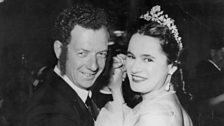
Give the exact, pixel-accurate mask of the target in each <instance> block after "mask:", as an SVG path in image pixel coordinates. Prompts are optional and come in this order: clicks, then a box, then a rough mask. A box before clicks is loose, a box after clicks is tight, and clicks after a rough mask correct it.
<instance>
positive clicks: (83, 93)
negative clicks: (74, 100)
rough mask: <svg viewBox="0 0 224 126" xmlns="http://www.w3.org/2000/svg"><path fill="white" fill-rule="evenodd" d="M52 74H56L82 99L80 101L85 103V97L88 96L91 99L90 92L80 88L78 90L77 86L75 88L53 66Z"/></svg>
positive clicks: (66, 77)
mask: <svg viewBox="0 0 224 126" xmlns="http://www.w3.org/2000/svg"><path fill="white" fill-rule="evenodd" d="M54 72H55V73H56V74H58V75H59V76H60V77H61V78H62V79H63V80H64V81H65V82H66V83H67V84H68V85H69V86H70V87H71V88H72V89H73V90H74V91H75V92H76V93H77V94H78V96H79V97H80V98H81V99H82V101H83V102H84V103H85V101H86V99H87V96H88V95H89V97H92V92H91V91H88V90H85V89H82V88H79V87H78V86H76V85H75V84H74V83H73V82H72V81H71V80H70V79H69V78H68V76H66V75H63V76H62V75H61V74H60V73H61V71H60V69H59V68H58V67H57V66H55V67H54Z"/></svg>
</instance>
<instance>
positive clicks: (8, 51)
mask: <svg viewBox="0 0 224 126" xmlns="http://www.w3.org/2000/svg"><path fill="white" fill-rule="evenodd" d="M76 2H90V3H92V4H95V5H97V6H100V7H104V8H106V9H108V10H110V12H111V15H112V16H114V17H117V19H118V22H117V23H116V27H117V29H122V30H123V29H126V28H129V27H131V25H132V23H133V22H134V19H135V18H136V17H137V15H139V14H140V13H143V12H145V11H146V10H147V9H148V10H149V8H151V7H152V6H154V5H156V4H159V5H162V9H163V10H165V12H166V13H168V14H169V16H170V17H172V18H173V19H175V21H176V22H175V23H176V25H177V26H178V29H179V31H180V34H181V36H182V41H183V43H184V46H185V51H184V58H183V59H184V61H185V62H184V65H183V67H184V72H185V73H184V75H185V76H184V77H185V79H186V80H191V78H192V77H193V76H194V72H195V65H196V64H197V63H198V62H199V61H200V60H202V59H205V58H206V57H207V56H208V54H209V43H210V42H213V41H217V40H218V41H223V35H224V1H223V0H5V1H4V2H3V3H0V98H3V99H4V100H5V101H4V102H5V103H7V109H4V112H2V111H0V125H1V120H2V118H1V113H6V118H7V117H13V118H10V119H11V120H12V121H10V120H9V122H10V124H8V125H15V124H13V123H11V122H16V120H18V118H19V117H20V116H21V115H19V114H16V115H14V114H15V113H16V112H18V110H21V106H16V105H17V104H18V105H19V104H21V103H24V101H23V100H25V99H26V97H29V95H30V92H32V91H31V89H30V86H27V84H28V85H30V84H31V83H32V82H33V79H34V78H35V73H36V72H37V70H38V69H39V68H41V66H44V65H49V66H53V65H54V63H55V58H54V57H53V56H54V54H53V50H52V49H53V46H52V44H53V40H52V38H51V35H52V26H53V23H54V20H55V17H56V15H57V14H58V13H59V12H60V11H61V10H63V9H64V8H66V7H69V6H71V5H72V4H73V3H76ZM189 84H190V83H189ZM9 110H10V111H9ZM5 111H6V112H5ZM3 120H4V118H3Z"/></svg>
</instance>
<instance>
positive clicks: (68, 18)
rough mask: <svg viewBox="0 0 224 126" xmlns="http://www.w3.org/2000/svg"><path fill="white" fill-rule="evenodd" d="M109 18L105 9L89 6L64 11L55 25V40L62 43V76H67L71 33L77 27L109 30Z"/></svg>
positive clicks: (75, 6)
mask: <svg viewBox="0 0 224 126" xmlns="http://www.w3.org/2000/svg"><path fill="white" fill-rule="evenodd" d="M108 22H109V21H108V17H107V14H106V12H105V11H104V10H103V9H100V8H95V7H93V6H92V5H89V4H76V5H74V6H73V7H71V8H68V9H65V10H64V11H62V12H61V13H60V14H59V15H58V17H57V19H56V22H55V25H54V40H58V41H60V42H61V43H62V53H61V55H60V57H59V63H60V69H61V74H62V75H64V74H65V63H66V59H67V45H68V44H69V43H70V40H71V31H72V30H73V28H74V27H75V26H76V25H79V26H81V27H83V28H87V29H93V30H97V29H100V28H101V27H103V26H104V27H105V28H108V27H109V23H108Z"/></svg>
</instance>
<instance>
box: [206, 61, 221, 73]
mask: <svg viewBox="0 0 224 126" xmlns="http://www.w3.org/2000/svg"><path fill="white" fill-rule="evenodd" d="M208 61H209V62H210V63H211V64H213V65H214V66H215V67H216V68H217V69H218V70H219V71H221V68H220V67H219V66H218V65H216V64H215V62H213V61H212V60H210V59H209V60H208Z"/></svg>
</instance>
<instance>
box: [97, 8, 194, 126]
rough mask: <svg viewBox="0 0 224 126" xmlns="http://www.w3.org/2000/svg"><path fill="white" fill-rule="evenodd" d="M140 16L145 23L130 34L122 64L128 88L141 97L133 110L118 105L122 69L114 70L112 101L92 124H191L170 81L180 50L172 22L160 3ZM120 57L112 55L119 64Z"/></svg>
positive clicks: (120, 97) (158, 125)
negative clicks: (126, 76) (128, 84)
mask: <svg viewBox="0 0 224 126" xmlns="http://www.w3.org/2000/svg"><path fill="white" fill-rule="evenodd" d="M140 18H142V19H143V20H146V21H147V24H145V25H143V26H141V27H140V28H138V30H137V31H136V32H135V33H134V34H133V35H132V37H131V39H130V43H129V46H128V52H127V57H126V65H125V67H126V70H127V75H128V78H129V81H130V86H131V89H132V90H133V91H135V92H138V93H139V94H141V96H142V99H143V100H142V102H140V103H139V104H138V105H136V106H135V107H134V108H133V109H130V108H128V107H127V106H126V105H124V104H123V105H122V103H123V101H124V100H123V98H122V92H121V88H120V87H121V80H122V74H123V73H122V72H123V71H124V70H123V69H120V70H119V69H115V71H114V76H113V77H112V81H111V82H112V83H111V85H110V88H111V91H112V94H113V98H114V101H113V102H110V103H109V104H107V106H106V107H104V108H103V109H102V110H101V112H100V114H99V116H98V119H97V121H96V126H99V125H101V124H102V125H104V126H112V125H114V126H115V125H116V126H118V125H120V126H192V121H191V119H190V117H189V116H188V114H187V113H186V111H185V110H184V109H183V107H182V105H181V104H180V102H179V100H178V98H177V96H176V94H175V91H174V87H173V85H172V84H171V83H170V81H171V77H172V75H173V74H174V73H175V71H176V70H177V69H178V66H177V65H178V63H179V61H178V60H179V56H180V52H181V50H182V43H181V39H180V37H179V35H178V31H177V28H176V26H175V25H174V21H173V20H172V19H170V18H168V16H165V15H163V12H162V11H160V6H155V7H153V8H152V10H151V12H150V13H147V14H145V15H143V16H141V17H140ZM124 59H125V58H124V57H123V56H122V55H119V56H117V57H116V58H115V60H116V61H119V62H120V64H124V62H125V61H124Z"/></svg>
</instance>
